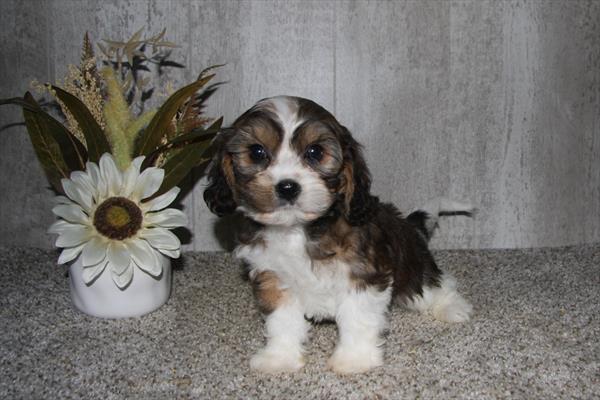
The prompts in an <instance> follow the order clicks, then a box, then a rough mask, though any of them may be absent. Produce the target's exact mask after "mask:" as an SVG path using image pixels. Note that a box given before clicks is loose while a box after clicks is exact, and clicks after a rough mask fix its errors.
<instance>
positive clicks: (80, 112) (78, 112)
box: [52, 86, 110, 163]
mask: <svg viewBox="0 0 600 400" xmlns="http://www.w3.org/2000/svg"><path fill="white" fill-rule="evenodd" d="M52 89H53V90H54V91H55V92H56V97H58V98H59V100H60V101H62V102H63V103H64V105H65V106H66V107H67V108H68V109H69V111H70V112H71V114H72V115H73V117H74V118H75V120H76V121H77V124H78V125H79V129H81V132H83V136H84V137H85V142H86V145H87V152H88V156H89V159H90V161H93V162H96V163H97V162H98V160H100V156H102V154H104V153H110V145H109V144H108V140H107V139H106V136H104V132H103V131H102V128H101V127H100V125H98V123H97V122H96V120H95V119H94V116H93V115H92V113H91V112H90V110H88V108H87V107H86V106H85V104H83V102H81V100H79V99H78V98H77V97H75V96H73V95H72V94H71V93H69V92H67V91H65V90H63V89H61V88H59V87H57V86H52Z"/></svg>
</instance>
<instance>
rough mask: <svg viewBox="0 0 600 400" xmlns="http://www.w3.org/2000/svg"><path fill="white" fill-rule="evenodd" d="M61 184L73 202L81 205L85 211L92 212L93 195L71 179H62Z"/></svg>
mask: <svg viewBox="0 0 600 400" xmlns="http://www.w3.org/2000/svg"><path fill="white" fill-rule="evenodd" d="M61 183H62V187H63V189H64V190H65V193H66V194H67V196H68V197H69V198H70V199H71V200H73V201H74V202H75V203H77V204H79V205H80V206H81V207H82V208H83V209H84V210H85V211H87V212H89V211H90V210H91V208H92V195H91V194H90V192H88V191H86V190H85V188H83V187H81V186H80V185H79V184H78V183H75V182H74V181H72V180H70V179H62V180H61Z"/></svg>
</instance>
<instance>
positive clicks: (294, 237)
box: [236, 228, 349, 319]
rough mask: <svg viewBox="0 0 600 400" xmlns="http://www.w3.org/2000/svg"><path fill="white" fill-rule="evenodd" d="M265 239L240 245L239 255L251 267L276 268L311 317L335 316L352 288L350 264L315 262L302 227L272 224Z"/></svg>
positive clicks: (284, 286)
mask: <svg viewBox="0 0 600 400" xmlns="http://www.w3.org/2000/svg"><path fill="white" fill-rule="evenodd" d="M262 239H263V242H262V243H260V244H256V245H244V246H240V247H238V248H237V250H236V255H237V257H238V258H241V259H243V260H245V261H246V262H248V263H249V264H250V267H251V271H255V272H262V271H273V272H275V273H276V274H277V277H278V278H279V280H280V282H281V289H284V290H289V291H290V292H291V294H292V295H293V297H294V298H296V299H297V300H298V301H300V303H301V305H302V307H303V308H304V312H305V314H306V316H307V317H309V318H313V317H314V318H316V319H324V318H331V317H333V316H335V312H336V309H337V306H338V305H339V302H340V300H341V298H342V297H343V295H344V294H345V293H347V292H348V290H349V280H348V274H347V271H348V269H347V267H346V266H345V265H341V264H339V263H336V262H331V263H327V264H322V263H315V262H313V260H311V259H310V257H309V256H308V254H307V252H306V236H305V234H304V231H303V230H302V229H294V228H285V229H284V228H269V229H267V230H266V231H265V233H264V234H263V236H262Z"/></svg>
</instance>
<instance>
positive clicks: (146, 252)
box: [127, 239, 157, 270]
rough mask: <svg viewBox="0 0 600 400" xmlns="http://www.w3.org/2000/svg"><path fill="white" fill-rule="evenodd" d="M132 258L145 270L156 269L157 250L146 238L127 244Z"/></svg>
mask: <svg viewBox="0 0 600 400" xmlns="http://www.w3.org/2000/svg"><path fill="white" fill-rule="evenodd" d="M127 248H128V249H129V252H130V253H131V259H132V260H133V261H134V262H135V263H136V265H137V266H138V267H140V268H141V269H143V270H146V269H154V267H153V265H155V264H157V260H156V255H155V250H154V249H153V248H152V247H151V246H150V245H149V244H148V242H146V241H145V240H140V239H135V240H132V241H130V242H129V243H128V244H127Z"/></svg>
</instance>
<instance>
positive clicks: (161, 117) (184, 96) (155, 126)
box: [134, 74, 214, 157]
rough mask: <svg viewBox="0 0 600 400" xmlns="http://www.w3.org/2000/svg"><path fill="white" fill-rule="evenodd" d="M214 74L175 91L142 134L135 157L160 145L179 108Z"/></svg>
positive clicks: (147, 152)
mask: <svg viewBox="0 0 600 400" xmlns="http://www.w3.org/2000/svg"><path fill="white" fill-rule="evenodd" d="M213 77H214V74H213V75H208V76H206V77H204V78H202V79H200V80H198V81H196V82H194V83H192V84H189V85H187V86H185V87H183V88H181V89H179V90H178V91H176V92H175V93H173V94H172V95H171V96H170V97H169V98H168V99H167V100H166V101H165V103H164V104H163V105H162V106H161V107H160V108H159V109H158V111H157V112H156V115H155V116H154V118H152V121H150V123H149V124H148V126H147V127H146V129H144V131H143V132H142V134H141V135H140V138H139V140H138V141H137V143H136V147H135V151H134V157H137V156H140V155H142V156H147V155H148V154H150V153H151V152H153V151H154V150H156V148H157V147H159V145H160V141H161V139H162V138H163V136H164V135H165V133H166V132H167V127H168V126H169V124H170V123H171V121H172V120H173V117H174V116H175V113H177V110H179V108H180V107H181V106H182V105H183V103H185V102H186V101H187V100H188V99H189V98H190V97H191V96H193V95H194V94H195V93H196V92H197V91H198V90H200V89H201V88H202V87H203V86H204V85H206V84H207V83H208V82H209V81H210V80H211V79H212V78H213Z"/></svg>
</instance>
